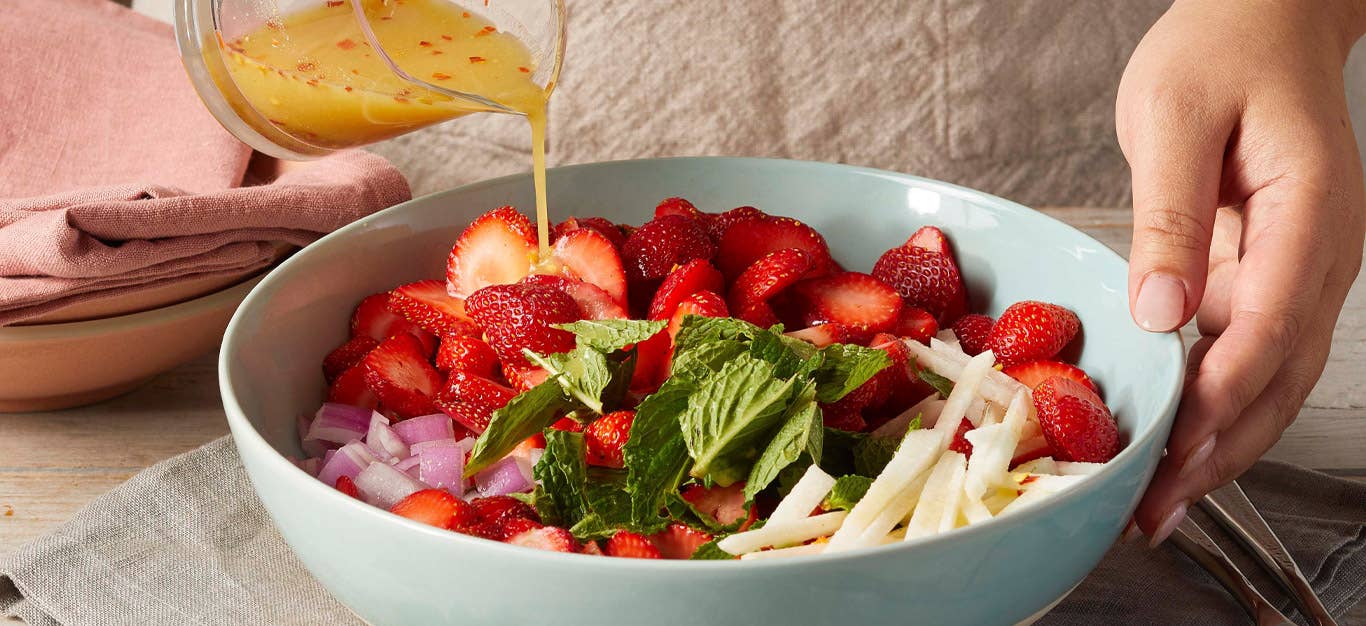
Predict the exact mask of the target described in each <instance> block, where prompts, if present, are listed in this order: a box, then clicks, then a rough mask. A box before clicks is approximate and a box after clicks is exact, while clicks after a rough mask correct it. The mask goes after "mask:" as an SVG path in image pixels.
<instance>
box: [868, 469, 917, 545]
mask: <svg viewBox="0 0 1366 626" xmlns="http://www.w3.org/2000/svg"><path fill="white" fill-rule="evenodd" d="M929 476H930V473H929V472H921V473H920V475H919V476H917V477H916V478H915V480H912V481H911V484H910V485H907V486H906V489H905V491H902V492H901V494H900V495H898V496H897V497H896V499H894V500H892V503H891V504H888V505H887V508H885V509H883V510H882V513H879V514H878V516H877V518H876V519H874V520H873V521H872V523H870V524H868V528H866V529H864V531H863V535H861V536H860V537H859V539H858V545H859V546H861V547H862V546H877V545H882V544H881V541H882V538H883V537H886V536H887V533H889V532H891V530H892V529H893V528H896V527H897V525H898V524H900V523H901V522H904V521H906V518H907V517H909V516H910V515H911V511H912V510H914V509H915V504H916V502H919V501H920V494H921V492H923V491H924V489H925V479H927V478H929Z"/></svg>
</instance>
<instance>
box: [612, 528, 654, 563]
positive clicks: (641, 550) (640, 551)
mask: <svg viewBox="0 0 1366 626" xmlns="http://www.w3.org/2000/svg"><path fill="white" fill-rule="evenodd" d="M603 552H604V553H606V554H607V556H615V557H620V558H628V559H658V558H660V554H659V548H656V547H655V544H654V542H652V541H650V539H649V538H648V537H646V536H644V535H641V534H638V533H633V532H631V531H628V530H622V531H617V534H615V535H612V538H611V539H608V540H607V546H606V547H605V548H603Z"/></svg>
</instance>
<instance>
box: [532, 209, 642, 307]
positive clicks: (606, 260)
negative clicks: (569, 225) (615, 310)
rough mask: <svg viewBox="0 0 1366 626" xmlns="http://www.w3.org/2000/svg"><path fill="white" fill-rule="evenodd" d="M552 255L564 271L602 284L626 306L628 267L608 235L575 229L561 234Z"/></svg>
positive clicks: (618, 302)
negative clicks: (622, 262)
mask: <svg viewBox="0 0 1366 626" xmlns="http://www.w3.org/2000/svg"><path fill="white" fill-rule="evenodd" d="M550 254H551V257H552V258H554V259H555V261H557V262H558V263H559V264H560V266H561V267H562V271H563V272H565V273H567V274H568V275H569V276H571V277H574V278H578V279H579V280H582V281H584V282H586V283H588V284H590V285H595V286H597V287H599V288H600V289H602V290H603V291H605V292H607V294H608V295H609V296H611V297H612V299H613V300H615V301H616V303H617V304H618V305H620V306H621V307H622V308H625V307H626V270H625V269H624V268H623V267H622V264H621V256H620V255H618V254H617V248H616V247H615V246H613V245H612V242H611V241H610V240H608V239H607V237H604V236H603V235H602V234H601V233H599V232H597V231H596V230H591V229H587V228H584V229H580V230H576V231H574V232H571V233H569V234H567V235H565V236H563V237H560V239H559V240H558V241H556V242H555V247H554V248H553V249H552V250H551V252H550Z"/></svg>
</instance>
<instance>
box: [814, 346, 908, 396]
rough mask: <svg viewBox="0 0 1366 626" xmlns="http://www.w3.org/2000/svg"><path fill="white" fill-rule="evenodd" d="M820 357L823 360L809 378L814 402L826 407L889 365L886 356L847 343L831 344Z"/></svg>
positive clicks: (885, 354) (882, 353) (880, 352)
mask: <svg viewBox="0 0 1366 626" xmlns="http://www.w3.org/2000/svg"><path fill="white" fill-rule="evenodd" d="M821 355H822V357H823V360H822V362H821V363H820V366H819V367H818V368H817V369H816V371H815V372H814V373H813V374H812V376H813V377H814V378H815V379H816V399H817V400H819V401H821V402H825V403H830V402H834V401H836V400H839V399H840V398H843V397H844V396H845V394H847V393H849V392H851V391H853V390H855V389H858V388H859V386H860V385H862V384H863V383H866V382H868V379H870V378H872V377H873V376H874V375H875V374H877V373H878V372H880V371H882V369H883V368H885V367H887V366H888V365H891V363H892V359H891V357H889V356H887V353H886V352H883V351H881V350H875V349H873V348H865V347H863V346H856V345H853V344H848V343H835V344H830V345H828V346H826V347H824V348H821Z"/></svg>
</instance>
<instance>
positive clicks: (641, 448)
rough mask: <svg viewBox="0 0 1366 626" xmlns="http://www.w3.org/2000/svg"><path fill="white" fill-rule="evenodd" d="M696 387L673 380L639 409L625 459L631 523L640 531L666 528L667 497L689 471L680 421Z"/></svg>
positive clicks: (625, 449) (632, 426)
mask: <svg viewBox="0 0 1366 626" xmlns="http://www.w3.org/2000/svg"><path fill="white" fill-rule="evenodd" d="M692 392H693V387H692V386H691V385H689V384H688V383H687V381H684V380H682V379H680V378H677V377H674V378H670V379H668V380H667V381H665V382H664V384H663V385H662V386H661V387H660V388H659V391H656V392H654V393H653V394H650V396H649V397H647V398H645V399H644V400H643V401H641V403H640V405H639V406H637V407H636V418H635V421H634V422H632V424H631V437H630V438H629V439H627V440H626V446H625V448H624V449H623V451H622V455H623V457H624V459H625V462H626V491H627V492H628V493H629V495H630V499H631V523H632V525H633V526H635V527H637V528H642V527H652V526H660V527H662V526H663V522H665V521H667V520H663V519H661V518H660V517H659V511H660V509H662V508H664V503H665V497H666V496H668V495H669V494H672V493H677V492H678V484H679V483H681V482H683V476H684V474H685V473H686V472H687V470H688V447H687V445H686V444H685V443H684V441H683V431H682V430H681V429H680V427H679V422H678V417H679V415H681V414H682V413H683V412H684V411H685V410H687V408H688V396H689V395H691V394H692Z"/></svg>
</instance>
